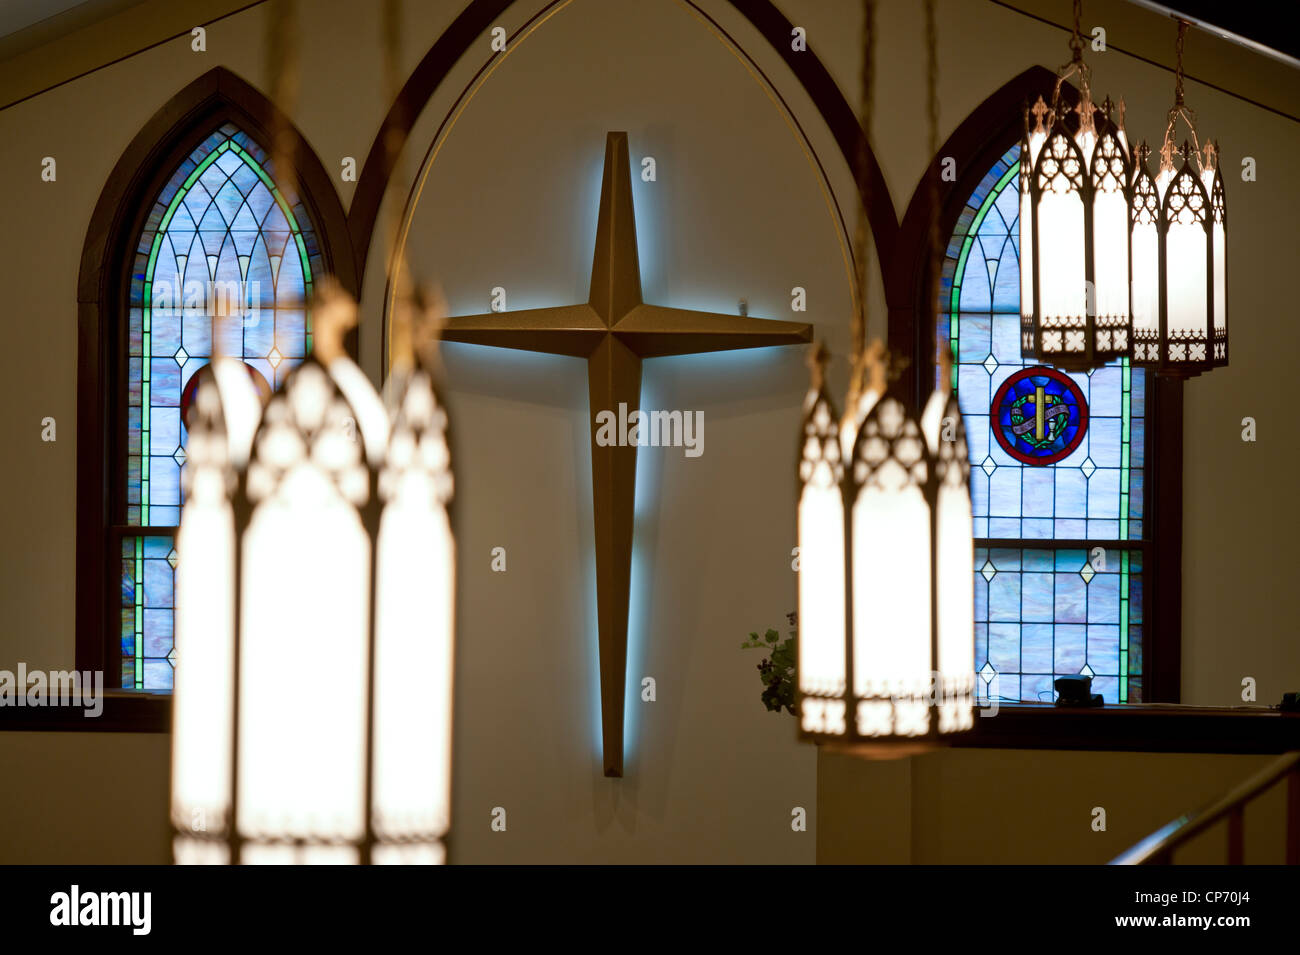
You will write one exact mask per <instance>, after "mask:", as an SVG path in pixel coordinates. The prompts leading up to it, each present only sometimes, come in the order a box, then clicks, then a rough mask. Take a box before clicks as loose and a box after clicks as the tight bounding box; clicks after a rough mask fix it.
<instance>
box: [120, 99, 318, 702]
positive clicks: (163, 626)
mask: <svg viewBox="0 0 1300 955" xmlns="http://www.w3.org/2000/svg"><path fill="white" fill-rule="evenodd" d="M322 272H323V264H322V260H321V252H320V248H319V245H318V243H317V239H316V234H315V231H314V230H313V228H312V225H311V221H310V218H309V216H308V214H307V210H306V208H305V207H304V206H303V205H302V203H301V202H298V201H296V200H293V199H291V198H289V197H287V196H286V195H284V194H283V193H282V192H281V190H280V188H279V186H277V184H276V181H275V178H274V176H273V171H272V169H271V167H270V163H269V162H268V159H267V156H266V153H265V151H264V150H263V149H262V147H261V146H260V145H259V144H258V143H257V142H256V141H255V140H253V139H252V138H251V137H250V136H249V135H248V134H247V133H246V132H244V131H243V130H241V129H239V128H238V127H237V126H235V125H234V124H231V123H226V124H224V125H223V126H221V128H219V129H217V130H216V131H214V132H213V133H212V134H211V135H210V136H208V137H207V138H206V139H204V140H203V142H202V143H200V144H199V145H198V146H197V147H196V148H195V149H194V150H193V152H191V153H190V154H189V156H188V157H187V158H186V159H185V160H184V161H183V162H182V163H181V164H180V166H179V167H178V168H177V169H176V170H175V172H174V173H173V174H172V176H171V178H170V179H169V180H168V181H167V184H166V185H165V186H164V187H163V189H162V191H161V192H160V193H159V194H158V197H157V199H156V201H155V202H154V205H153V208H152V209H151V210H150V212H149V216H148V218H147V219H146V221H145V225H144V229H143V232H142V234H141V236H140V241H139V243H138V245H137V246H136V254H135V261H134V267H133V269H132V274H131V285H130V294H129V301H128V313H127V341H126V415H125V420H126V433H125V435H124V439H125V441H126V454H125V456H124V461H125V467H126V476H125V481H124V484H123V486H124V488H125V499H124V500H122V501H119V502H118V504H119V507H120V515H121V517H122V518H123V520H122V521H121V523H124V524H126V525H128V526H130V527H131V529H132V530H133V531H135V533H128V534H126V535H125V536H123V537H122V543H121V554H122V564H121V593H122V628H121V641H122V642H121V647H122V684H121V685H122V686H124V687H128V688H136V689H168V688H170V687H171V685H172V667H173V665H174V662H175V655H174V653H173V650H172V594H173V585H172V577H173V573H174V569H175V566H176V560H177V555H176V552H175V550H174V548H173V546H172V545H173V542H174V538H175V533H176V526H177V524H178V523H179V522H180V511H181V504H182V503H183V502H182V499H181V497H182V495H181V480H180V475H181V468H183V467H184V465H185V441H186V428H185V419H186V415H187V413H188V410H189V406H190V404H191V402H192V400H193V395H194V392H195V390H196V387H197V386H198V384H199V382H200V380H201V379H200V377H199V375H200V372H201V370H202V369H203V368H204V366H206V365H207V364H208V362H209V361H210V360H211V358H212V354H213V345H214V342H213V328H214V323H213V317H214V315H221V316H235V315H238V316H239V317H240V319H241V320H240V321H230V320H225V321H223V322H221V323H220V325H219V326H218V327H219V328H221V329H222V331H221V333H220V338H219V340H218V341H217V342H216V343H215V344H216V346H217V348H219V349H220V352H221V353H222V354H225V355H229V356H235V357H239V358H242V359H243V361H244V364H245V366H246V367H247V369H248V373H249V375H250V376H251V377H252V378H253V380H254V383H255V384H256V385H257V387H258V389H259V391H261V392H262V393H263V394H267V393H269V392H270V391H271V390H272V389H273V388H275V387H277V386H278V385H279V384H280V383H281V382H282V381H283V380H284V377H285V375H286V374H288V372H289V370H290V369H291V368H293V366H294V365H296V364H298V363H299V362H301V361H302V359H303V357H304V356H305V355H306V353H307V351H308V350H309V349H310V347H311V324H310V316H309V314H308V312H307V310H306V308H305V303H306V302H307V300H308V297H309V295H310V293H311V288H312V278H313V276H319V275H320V274H321V273H322ZM137 528H138V530H136V529H137Z"/></svg>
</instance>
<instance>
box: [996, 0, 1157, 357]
mask: <svg viewBox="0 0 1300 955" xmlns="http://www.w3.org/2000/svg"><path fill="white" fill-rule="evenodd" d="M1079 7H1080V0H1075V3H1074V33H1073V35H1072V36H1071V38H1070V49H1071V50H1072V51H1073V56H1072V58H1071V60H1070V62H1069V63H1067V64H1066V65H1065V66H1063V67H1061V69H1060V70H1059V71H1058V73H1057V77H1056V86H1055V88H1054V90H1053V92H1052V105H1051V106H1050V107H1049V106H1048V105H1047V104H1045V103H1044V102H1043V99H1042V97H1041V96H1040V97H1039V98H1038V102H1037V103H1035V104H1034V108H1033V110H1032V113H1033V116H1034V120H1033V125H1032V128H1031V124H1030V113H1031V111H1030V110H1028V109H1026V110H1025V138H1024V141H1023V142H1022V143H1021V148H1020V256H1021V272H1020V323H1021V342H1020V344H1021V352H1022V354H1023V355H1024V357H1025V358H1026V359H1032V360H1034V361H1036V362H1038V363H1040V364H1047V365H1056V366H1057V367H1059V368H1064V369H1069V370H1073V371H1086V370H1088V369H1090V368H1098V367H1100V366H1102V365H1104V364H1105V363H1106V362H1108V361H1112V360H1114V359H1116V358H1122V357H1126V356H1128V355H1129V354H1130V353H1131V346H1132V327H1133V323H1132V314H1131V307H1130V290H1129V260H1128V238H1129V199H1128V184H1129V181H1130V178H1131V176H1132V170H1133V161H1132V157H1131V155H1130V153H1129V146H1128V140H1127V139H1126V138H1125V135H1124V104H1123V101H1122V100H1121V101H1120V104H1119V109H1118V112H1119V118H1118V121H1116V120H1113V119H1112V117H1111V114H1112V112H1114V108H1113V106H1112V104H1111V101H1110V98H1109V97H1107V99H1106V100H1105V102H1104V103H1102V104H1101V105H1100V106H1097V105H1096V104H1094V103H1093V101H1092V85H1091V80H1092V75H1091V74H1092V71H1091V68H1090V67H1089V66H1088V64H1087V63H1085V62H1084V60H1083V39H1082V38H1081V37H1080V35H1079ZM1071 77H1074V78H1076V79H1077V80H1078V84H1079V102H1078V104H1077V105H1076V106H1075V107H1074V108H1073V109H1072V110H1071V109H1070V108H1068V107H1067V105H1066V104H1065V102H1064V100H1063V98H1062V95H1061V93H1062V86H1063V85H1064V83H1065V81H1066V80H1067V79H1069V78H1071ZM1072 113H1073V114H1074V115H1071V114H1072ZM1044 120H1046V122H1045V121H1044ZM1136 267H1137V263H1136V262H1135V263H1134V268H1136Z"/></svg>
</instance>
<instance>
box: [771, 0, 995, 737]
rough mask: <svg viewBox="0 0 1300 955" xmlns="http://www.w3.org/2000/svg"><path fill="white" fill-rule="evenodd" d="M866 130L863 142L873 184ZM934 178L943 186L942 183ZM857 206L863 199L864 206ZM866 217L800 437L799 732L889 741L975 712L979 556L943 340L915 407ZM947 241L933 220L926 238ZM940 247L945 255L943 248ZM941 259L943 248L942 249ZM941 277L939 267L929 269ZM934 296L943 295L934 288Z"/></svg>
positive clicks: (930, 14)
mask: <svg viewBox="0 0 1300 955" xmlns="http://www.w3.org/2000/svg"><path fill="white" fill-rule="evenodd" d="M873 13H874V3H873V0H865V2H864V4H863V49H864V65H863V95H862V102H863V116H862V128H863V133H864V136H865V135H867V134H868V133H869V131H870V128H871V116H870V106H871V68H872V67H871V47H872V42H873V39H874V37H873V34H874V29H873V28H874V23H873ZM926 22H927V39H928V46H929V53H930V84H929V85H930V107H931V108H930V124H931V130H930V145H931V149H932V151H933V150H934V149H935V147H936V143H937V135H938V133H937V101H936V99H935V97H936V95H937V94H936V89H937V61H936V52H935V47H936V45H935V36H934V4H933V0H928V2H927V3H926ZM865 160H866V157H865V144H864V148H863V150H862V153H860V158H859V175H860V177H861V178H860V187H861V188H863V197H864V206H865V204H866V199H867V196H866V193H865V183H866V176H865V169H866V161H865ZM932 187H933V188H936V189H937V186H936V185H935V183H933V182H932ZM860 215H861V214H860ZM865 237H866V227H865V224H864V223H863V221H862V219H861V218H859V223H858V232H857V241H856V242H855V246H856V248H855V259H856V262H857V266H858V306H859V307H858V309H857V310H856V312H855V314H854V325H853V342H854V356H853V365H852V371H851V380H850V388H849V396H848V399H847V401H846V403H845V414H844V416H843V418H842V419H841V418H838V417H837V414H836V411H835V405H834V403H833V401H832V400H831V397H830V392H829V389H828V387H827V384H826V375H825V368H826V364H827V361H828V360H829V355H828V353H827V351H826V349H825V347H824V346H822V345H820V344H819V345H817V346H816V348H815V349H814V351H813V353H812V362H811V365H812V383H811V387H810V388H809V391H808V394H807V397H806V398H805V400H804V404H803V421H802V430H801V434H800V443H799V472H798V473H799V485H800V494H799V502H798V528H799V554H800V571H799V641H798V660H797V674H798V676H797V682H798V686H797V699H798V713H799V736H800V738H801V739H804V740H810V741H817V742H835V743H847V744H856V745H857V747H859V748H863V747H865V748H869V749H872V750H873V751H876V752H877V753H882V754H885V755H903V754H906V753H909V752H914V751H916V750H917V749H921V748H926V747H928V746H932V745H935V744H937V743H939V742H941V741H942V740H944V739H945V738H948V737H950V736H951V735H952V734H955V733H960V732H964V731H966V730H969V729H971V728H972V727H973V725H974V719H973V716H974V710H973V706H974V693H975V674H974V657H975V646H974V626H973V613H974V566H973V553H974V548H973V541H972V537H971V506H970V485H969V470H970V469H969V464H968V461H967V450H966V440H965V432H964V427H963V423H962V416H961V411H960V409H959V408H958V406H957V400H956V397H955V395H954V394H953V391H952V386H951V383H950V378H949V367H950V364H949V361H948V358H947V355H946V354H945V355H943V356H941V364H940V367H941V372H940V381H939V385H938V387H937V388H936V389H935V391H934V393H933V394H932V395H931V397H930V399H929V401H928V403H927V404H926V407H925V410H924V412H923V413H922V415H921V417H920V418H919V419H918V418H916V417H914V416H913V414H912V413H911V412H910V411H909V409H908V402H907V401H906V400H905V398H904V397H903V396H902V395H900V394H899V393H898V392H897V389H896V387H895V386H894V385H891V384H890V378H891V371H896V370H897V367H895V368H894V369H891V368H890V367H889V362H888V356H887V355H886V354H885V349H884V347H883V346H882V345H881V344H880V343H879V342H873V343H872V344H871V346H869V347H868V346H866V345H865V344H864V342H865V337H866V315H865V301H866V267H867V266H866V247H865V246H866V238H865ZM936 244H937V223H932V227H931V246H932V253H933V247H934V246H935V245H936ZM932 260H933V261H934V262H937V261H938V259H937V258H936V257H935V256H934V255H933V254H932ZM932 264H933V263H932ZM931 273H932V274H931V275H930V280H931V282H932V284H933V282H934V280H935V279H936V278H937V270H936V269H931ZM929 300H930V301H932V302H933V301H936V300H937V297H936V296H935V295H931V296H930V299H929Z"/></svg>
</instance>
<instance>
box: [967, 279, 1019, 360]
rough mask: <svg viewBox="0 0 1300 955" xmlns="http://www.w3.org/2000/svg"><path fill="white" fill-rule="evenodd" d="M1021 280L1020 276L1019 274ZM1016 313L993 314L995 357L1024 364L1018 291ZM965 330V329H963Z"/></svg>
mask: <svg viewBox="0 0 1300 955" xmlns="http://www.w3.org/2000/svg"><path fill="white" fill-rule="evenodd" d="M1017 281H1019V276H1017ZM1016 311H1017V314H1015V315H994V316H993V357H994V358H996V359H997V360H998V361H999V362H1001V363H1003V364H1007V363H1010V364H1013V365H1023V364H1024V362H1023V361H1022V360H1021V358H1020V315H1019V311H1020V296H1019V292H1018V291H1017V295H1016ZM962 331H963V332H964V331H965V329H962Z"/></svg>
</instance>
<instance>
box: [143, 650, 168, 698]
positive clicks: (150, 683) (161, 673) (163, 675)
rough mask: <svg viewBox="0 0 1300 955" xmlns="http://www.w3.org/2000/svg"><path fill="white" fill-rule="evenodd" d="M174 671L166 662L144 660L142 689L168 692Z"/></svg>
mask: <svg viewBox="0 0 1300 955" xmlns="http://www.w3.org/2000/svg"><path fill="white" fill-rule="evenodd" d="M173 679H174V671H173V670H172V666H171V664H170V663H168V662H167V661H166V660H153V659H149V658H146V659H145V661H144V688H145V689H149V690H170V689H171V688H172V680H173Z"/></svg>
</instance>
